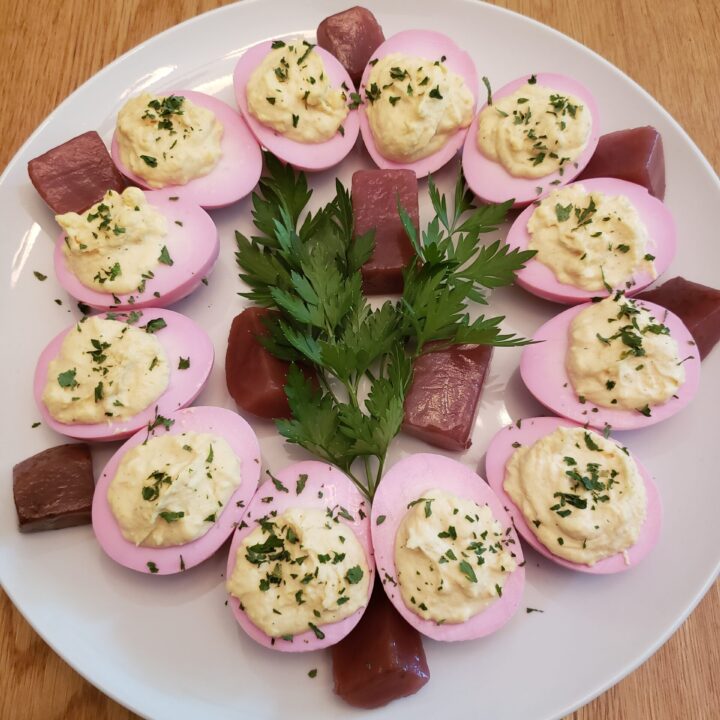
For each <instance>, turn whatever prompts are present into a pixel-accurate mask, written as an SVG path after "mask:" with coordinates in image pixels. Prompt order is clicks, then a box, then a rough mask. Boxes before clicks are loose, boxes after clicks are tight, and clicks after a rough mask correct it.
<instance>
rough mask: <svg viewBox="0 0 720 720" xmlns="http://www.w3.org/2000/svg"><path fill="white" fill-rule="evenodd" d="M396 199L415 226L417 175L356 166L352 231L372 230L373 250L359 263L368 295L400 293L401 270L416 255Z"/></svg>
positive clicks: (417, 222)
mask: <svg viewBox="0 0 720 720" xmlns="http://www.w3.org/2000/svg"><path fill="white" fill-rule="evenodd" d="M398 200H399V201H400V205H402V207H403V208H404V209H405V210H406V211H407V213H408V215H409V216H410V219H411V220H412V222H413V225H414V226H415V229H416V230H417V228H418V225H419V211H418V184H417V176H416V175H415V173H414V172H413V171H412V170H358V171H357V172H356V173H354V174H353V177H352V205H353V214H354V216H355V234H356V235H363V234H365V233H366V232H368V231H369V230H374V231H375V251H374V252H373V255H372V257H371V258H370V259H369V260H368V261H367V262H366V263H365V265H363V267H362V278H363V289H364V290H365V292H366V293H367V294H369V295H379V294H384V293H399V292H402V289H403V278H402V273H403V270H404V269H405V267H406V266H407V265H408V263H409V262H410V261H411V260H412V259H413V258H414V257H415V251H414V250H413V247H412V244H411V242H410V239H409V238H408V236H407V233H406V232H405V229H404V228H403V225H402V222H401V221H400V216H399V214H398V208H397V205H398Z"/></svg>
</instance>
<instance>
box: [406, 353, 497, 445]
mask: <svg viewBox="0 0 720 720" xmlns="http://www.w3.org/2000/svg"><path fill="white" fill-rule="evenodd" d="M443 345H444V343H443ZM437 346H438V343H429V344H428V345H427V348H426V352H425V353H423V354H422V355H420V357H419V358H417V360H415V363H414V365H413V379H412V384H411V386H410V389H409V390H408V393H407V396H406V397H405V420H404V421H403V430H404V431H405V432H406V433H408V434H409V435H414V436H415V437H419V438H420V439H421V440H424V441H425V442H427V443H429V444H430V445H435V447H439V448H443V449H444V450H467V448H469V447H470V445H471V440H470V436H471V435H472V431H473V425H474V424H475V416H476V415H477V410H478V405H479V404H480V393H481V391H482V386H483V382H484V381H485V376H486V375H487V371H488V367H489V366H490V358H491V356H492V346H490V345H452V346H450V347H449V348H448V347H445V348H444V349H442V348H441V349H437V350H433V348H434V347H437Z"/></svg>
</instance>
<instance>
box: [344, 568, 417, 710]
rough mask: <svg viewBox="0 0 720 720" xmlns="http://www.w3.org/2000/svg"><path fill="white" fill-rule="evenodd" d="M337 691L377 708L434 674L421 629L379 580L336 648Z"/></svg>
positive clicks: (361, 704) (359, 703) (357, 704)
mask: <svg viewBox="0 0 720 720" xmlns="http://www.w3.org/2000/svg"><path fill="white" fill-rule="evenodd" d="M331 651H332V662H333V679H334V681H335V693H336V694H337V695H339V696H340V697H341V698H342V699H343V700H345V702H347V703H349V704H350V705H353V706H355V707H360V708H376V707H381V706H383V705H387V704H388V703H389V702H391V701H392V700H396V699H397V698H402V697H407V696H408V695H413V694H414V693H416V692H417V691H418V690H419V689H420V688H421V687H422V686H423V685H425V683H427V681H428V680H429V679H430V671H429V670H428V665H427V660H426V659H425V650H424V649H423V645H422V640H421V638H420V634H419V633H418V631H417V630H415V628H413V627H411V626H410V625H408V623H406V622H405V620H403V618H402V617H401V616H400V613H398V611H397V610H396V609H395V608H394V607H393V605H392V603H391V602H390V600H388V598H387V595H386V594H385V591H384V590H383V589H382V585H381V584H380V582H376V583H375V588H374V589H373V594H372V597H371V598H370V604H369V605H368V608H367V610H366V611H365V614H364V615H363V616H362V618H361V619H360V622H359V623H358V624H357V625H356V627H355V628H354V629H353V630H352V632H351V633H350V634H349V635H347V636H346V637H345V638H344V639H343V640H341V641H340V642H339V643H337V644H336V645H333V647H332V648H331Z"/></svg>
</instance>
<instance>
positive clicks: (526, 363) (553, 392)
mask: <svg viewBox="0 0 720 720" xmlns="http://www.w3.org/2000/svg"><path fill="white" fill-rule="evenodd" d="M638 305H639V306H640V307H642V308H644V309H646V310H648V312H650V314H651V315H653V316H654V317H656V318H657V319H658V321H659V322H662V323H663V324H664V325H666V326H667V327H668V329H669V331H670V336H671V337H672V338H673V339H674V340H675V342H676V343H677V345H678V352H679V354H680V357H681V359H684V362H683V364H684V366H685V382H684V383H683V384H682V385H681V386H680V388H679V389H678V391H677V394H676V395H674V396H673V397H671V398H670V400H668V401H667V402H665V403H663V404H662V405H653V406H651V411H650V415H649V416H646V415H644V414H642V413H640V412H638V411H637V410H625V409H613V408H607V407H601V406H597V405H594V404H593V403H591V402H590V401H587V400H584V399H583V398H579V397H578V395H577V394H576V392H575V390H574V388H573V385H572V382H571V381H570V377H569V375H568V372H567V370H566V367H565V358H566V355H567V351H568V345H569V334H570V324H571V323H572V321H573V320H574V319H575V316H576V315H578V314H579V313H581V312H582V311H583V310H585V309H586V308H587V307H589V303H584V304H582V305H576V306H575V307H571V308H568V309H567V310H565V311H564V312H561V313H560V314H559V315H556V316H555V317H554V318H552V319H551V320H548V322H546V323H545V324H544V325H543V326H541V327H540V329H539V330H538V331H537V332H536V333H535V334H534V335H533V337H532V339H533V341H534V344H532V345H527V346H526V347H525V348H523V352H522V355H521V356H520V376H521V377H522V379H523V382H524V383H525V385H526V387H527V389H528V390H529V391H530V392H531V393H532V394H533V395H534V396H535V397H536V398H537V400H539V401H540V402H541V403H542V404H543V405H545V407H547V408H548V409H550V410H551V411H552V412H554V413H557V414H558V415H561V416H562V417H565V418H568V419H570V420H574V421H575V422H579V423H582V424H587V425H588V426H589V427H592V428H596V429H600V430H602V429H604V428H605V427H606V426H608V425H609V426H610V427H611V428H612V429H613V430H635V429H637V428H643V427H648V426H650V425H654V424H655V423H658V422H661V421H662V420H666V419H667V418H669V417H672V416H673V415H675V414H676V413H678V412H680V410H682V409H683V408H684V407H685V406H686V405H687V404H688V403H689V402H690V401H691V400H692V399H693V397H694V396H695V394H696V393H697V390H698V388H699V386H700V356H699V354H698V349H697V346H696V345H695V341H694V340H693V338H692V335H691V334H690V331H689V330H688V329H687V328H686V327H685V325H684V324H683V322H682V320H680V318H679V317H678V316H677V315H675V314H674V313H671V312H670V311H669V310H666V309H665V308H663V307H661V306H660V305H655V304H654V303H650V302H647V301H645V300H643V301H641V302H639V303H638Z"/></svg>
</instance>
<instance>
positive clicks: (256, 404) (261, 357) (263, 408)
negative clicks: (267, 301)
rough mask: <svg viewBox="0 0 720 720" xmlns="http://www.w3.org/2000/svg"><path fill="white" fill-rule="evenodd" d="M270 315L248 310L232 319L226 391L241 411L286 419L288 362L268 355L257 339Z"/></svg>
mask: <svg viewBox="0 0 720 720" xmlns="http://www.w3.org/2000/svg"><path fill="white" fill-rule="evenodd" d="M272 315H277V313H275V312H273V311H272V310H268V309H266V308H260V307H249V308H247V309H246V310H243V311H242V312H241V313H240V314H239V315H237V316H235V318H233V321H232V325H231V326H230V335H229V337H228V347H227V353H226V355H225V380H226V382H227V388H228V392H229V393H230V395H231V396H232V398H233V400H235V402H236V403H237V404H238V407H240V408H242V409H243V410H245V411H247V412H249V413H252V414H253V415H259V416H260V417H264V418H271V419H274V418H289V417H290V406H289V405H288V401H287V397H286V396H285V389H284V388H285V382H286V380H287V373H288V369H289V367H290V363H288V362H285V361H283V360H279V359H278V358H276V357H275V356H274V355H271V354H270V353H269V352H268V351H267V350H266V349H265V348H264V347H263V346H262V345H261V344H260V343H259V342H258V340H257V337H258V336H260V337H262V336H267V335H268V329H267V327H265V324H264V323H263V318H264V317H268V316H270V317H271V316H272Z"/></svg>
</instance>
